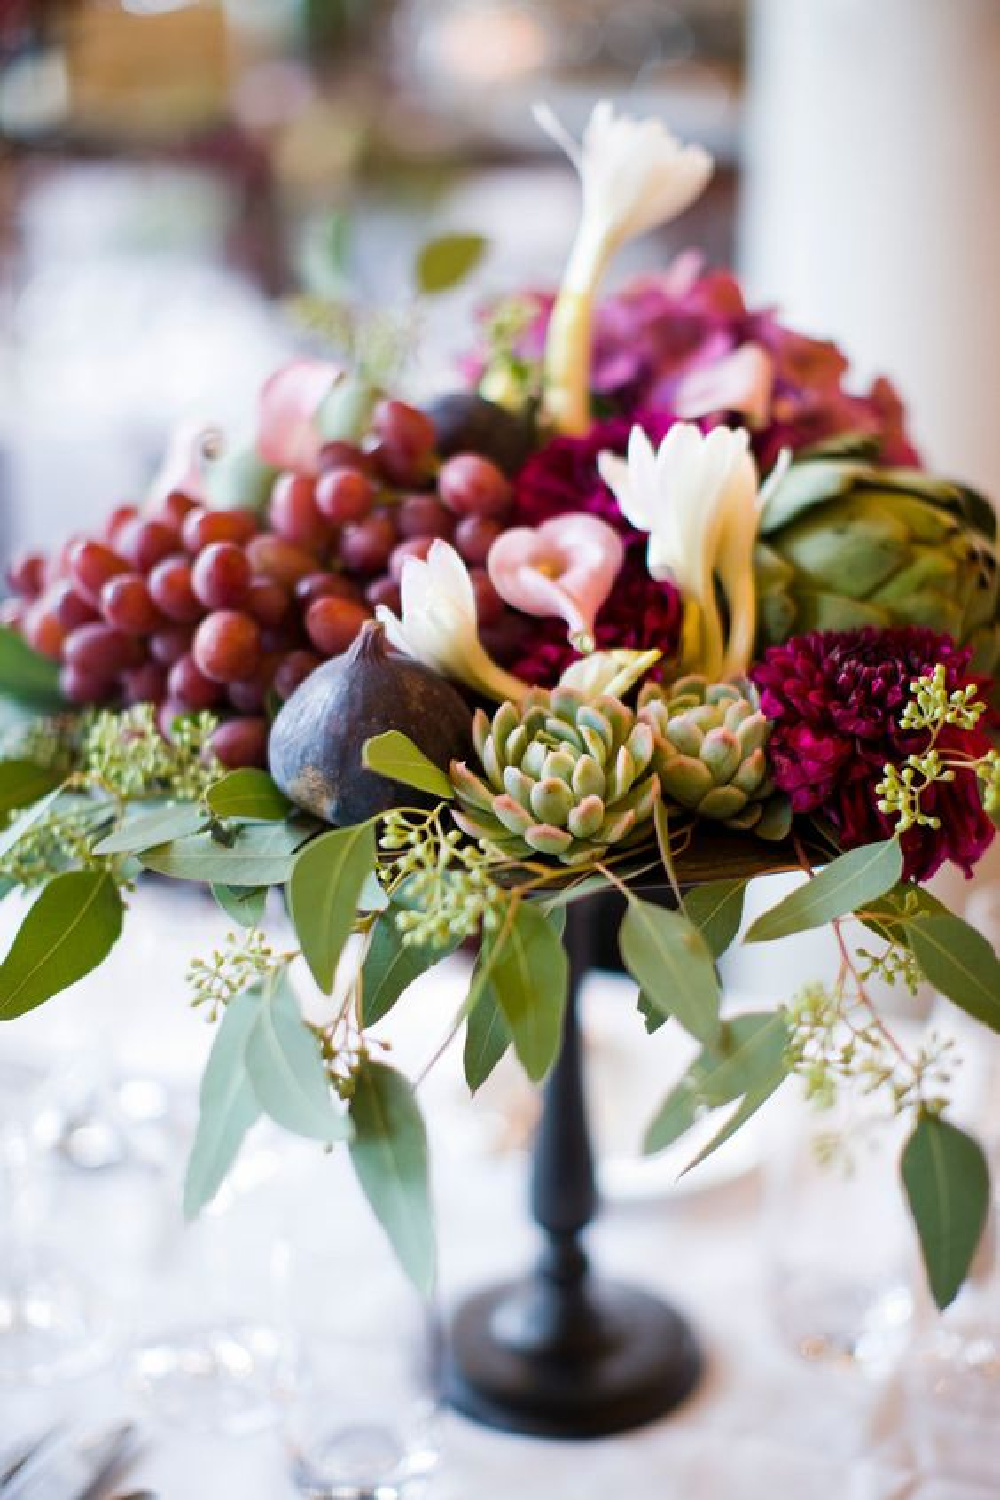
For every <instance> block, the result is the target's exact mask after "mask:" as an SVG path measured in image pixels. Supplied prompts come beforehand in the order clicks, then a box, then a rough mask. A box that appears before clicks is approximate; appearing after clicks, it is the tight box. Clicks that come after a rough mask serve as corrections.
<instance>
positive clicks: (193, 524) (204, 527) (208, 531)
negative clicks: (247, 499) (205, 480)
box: [181, 506, 257, 553]
mask: <svg viewBox="0 0 1000 1500" xmlns="http://www.w3.org/2000/svg"><path fill="white" fill-rule="evenodd" d="M256 532H257V517H256V516H255V515H254V513H253V511H252V510H203V509H202V508H201V507H200V506H196V507H195V509H194V510H192V511H190V512H189V514H188V515H187V516H185V518H184V525H183V528H182V532H181V535H182V536H183V538H184V546H185V547H186V548H187V550H188V552H191V553H195V552H201V551H203V549H204V548H205V547H207V546H208V545H209V543H210V542H248V541H249V540H250V538H251V537H252V536H254V535H255V534H256Z"/></svg>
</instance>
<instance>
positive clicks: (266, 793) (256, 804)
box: [205, 767, 294, 823]
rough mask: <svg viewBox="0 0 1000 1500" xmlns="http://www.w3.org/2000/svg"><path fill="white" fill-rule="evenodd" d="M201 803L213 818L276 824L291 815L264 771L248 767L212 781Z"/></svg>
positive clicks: (282, 796)
mask: <svg viewBox="0 0 1000 1500" xmlns="http://www.w3.org/2000/svg"><path fill="white" fill-rule="evenodd" d="M205 801H206V803H207V804H208V806H209V808H210V809H211V811H212V812H213V813H214V814H215V816H216V817H217V818H259V819H263V820H264V821H265V822H271V823H280V822H281V821H282V819H283V818H287V817H288V815H289V814H290V813H292V812H294V808H293V807H292V804H291V803H290V802H289V800H288V798H287V797H285V796H284V795H283V794H282V793H281V792H280V791H279V790H278V788H277V787H276V786H275V784H274V782H273V781H272V780H271V778H270V776H269V775H268V774H267V772H266V771H257V770H253V769H251V768H250V767H247V768H246V769H244V770H241V771H230V773H229V775H228V776H224V777H223V778H222V780H221V781H216V782H215V783H214V785H212V786H210V787H209V789H208V791H207V792H206V793H205Z"/></svg>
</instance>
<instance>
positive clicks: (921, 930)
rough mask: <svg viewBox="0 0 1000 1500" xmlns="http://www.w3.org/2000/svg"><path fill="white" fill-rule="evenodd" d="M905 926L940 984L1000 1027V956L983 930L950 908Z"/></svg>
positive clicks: (924, 966)
mask: <svg viewBox="0 0 1000 1500" xmlns="http://www.w3.org/2000/svg"><path fill="white" fill-rule="evenodd" d="M903 930H904V932H905V934H906V940H907V942H908V944H909V946H910V949H911V951H912V953H913V956H914V958H915V959H916V961H917V963H918V964H919V966H920V969H921V971H922V972H923V974H924V975H925V976H926V978H927V979H928V980H929V982H930V983H931V984H932V985H933V986H934V988H935V989H936V990H940V991H941V993H942V994H943V995H947V996H948V999H949V1000H951V1001H952V1002H953V1003H954V1004H955V1005H957V1006H958V1007H959V1009H960V1010H964V1011H965V1012H966V1014H967V1015H970V1016H974V1017H975V1019H976V1020H977V1021H982V1023H983V1025H984V1026H988V1027H989V1028H990V1030H991V1031H1000V959H998V958H997V955H996V954H995V953H994V951H993V948H992V946H991V945H990V943H989V942H988V941H987V939H986V938H984V937H983V935H982V933H981V932H977V931H976V929H975V928H974V927H970V926H969V923H968V922H964V921H963V920H962V918H961V917H956V916H953V915H952V913H950V912H945V913H944V914H943V915H941V916H930V917H918V918H916V919H915V920H913V921H909V922H906V924H905V926H904V929H903Z"/></svg>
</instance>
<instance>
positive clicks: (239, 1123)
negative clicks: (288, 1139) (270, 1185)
mask: <svg viewBox="0 0 1000 1500" xmlns="http://www.w3.org/2000/svg"><path fill="white" fill-rule="evenodd" d="M261 1004H262V997H261V993H260V991H259V990H247V991H246V992H245V993H244V994H242V995H237V996H236V998H235V999H234V1000H230V1002H229V1004H228V1005H227V1006H226V1010H225V1014H224V1015H223V1017H222V1020H221V1021H220V1023H219V1029H218V1031H217V1032H216V1034H215V1041H214V1042H213V1044H212V1050H211V1052H210V1053H209V1056H208V1062H207V1064H206V1066H205V1072H204V1073H203V1075H202V1080H201V1089H200V1092H199V1096H198V1098H199V1113H198V1129H197V1131H196V1132H195V1138H194V1144H193V1145H192V1147H191V1155H190V1157H189V1158H188V1165H187V1172H186V1174H185V1178H184V1214H185V1217H186V1218H189V1219H193V1218H194V1217H195V1216H196V1215H197V1214H199V1213H200V1212H201V1210H202V1209H203V1208H204V1207H205V1206H206V1204H208V1203H211V1201H212V1199H213V1198H214V1197H215V1195H216V1193H217V1192H218V1191H219V1188H220V1187H221V1185H222V1182H223V1179H224V1178H225V1176H226V1173H227V1172H228V1171H229V1169H230V1167H231V1166H232V1164H233V1162H234V1161H235V1160H236V1157H237V1156H238V1154H239V1150H240V1147H241V1146H242V1144H243V1140H244V1137H245V1136H246V1134H247V1131H248V1130H249V1129H250V1127H251V1125H253V1124H254V1123H255V1121H256V1120H257V1119H259V1117H260V1105H259V1104H258V1103H257V1096H256V1094H255V1093H254V1090H253V1086H252V1084H251V1082H250V1078H249V1076H248V1074H247V1070H246V1062H245V1053H246V1045H247V1038H248V1037H249V1035H250V1030H251V1028H252V1026H253V1024H254V1021H255V1020H256V1018H257V1012H258V1009H259V1008H260V1006H261Z"/></svg>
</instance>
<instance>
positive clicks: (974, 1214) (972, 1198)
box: [901, 1115, 990, 1308]
mask: <svg viewBox="0 0 1000 1500" xmlns="http://www.w3.org/2000/svg"><path fill="white" fill-rule="evenodd" d="M901 1167H902V1176H903V1185H904V1187H905V1188H906V1196H907V1199H908V1200H909V1204H910V1210H911V1212H912V1214H913V1218H914V1222H915V1223H916V1226H917V1234H918V1236H919V1239H920V1248H921V1250H922V1252H923V1257H924V1265H925V1266H926V1268H927V1278H928V1280H929V1282H930V1286H931V1291H932V1293H933V1295H934V1301H935V1302H936V1303H937V1305H938V1307H940V1308H945V1307H947V1306H948V1304H949V1303H950V1302H953V1301H954V1300H955V1298H956V1296H957V1295H958V1291H959V1288H960V1287H961V1285H962V1282H963V1281H964V1280H965V1277H966V1275H967V1274H968V1270H969V1267H970V1265H971V1264H972V1260H973V1257H974V1256H975V1253H976V1250H977V1248H978V1246H979V1241H980V1239H981V1238H982V1234H983V1230H984V1228H985V1226H986V1217H987V1213H988V1211H989V1203H990V1173H989V1167H988V1165H987V1162H986V1157H985V1156H984V1154H983V1151H982V1148H981V1146H980V1145H979V1143H978V1142H977V1141H974V1140H973V1139H972V1137H971V1136H968V1135H966V1134H965V1132H964V1131H962V1130H959V1129H958V1127H957V1126H955V1125H951V1124H949V1123H948V1121H947V1120H942V1119H940V1118H938V1117H937V1116H934V1115H921V1117H920V1119H919V1120H918V1121H917V1124H916V1127H915V1129H914V1131H913V1134H912V1135H911V1136H910V1139H909V1141H908V1142H907V1144H906V1148H905V1150H904V1152H903V1158H902V1163H901Z"/></svg>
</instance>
